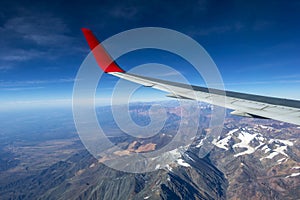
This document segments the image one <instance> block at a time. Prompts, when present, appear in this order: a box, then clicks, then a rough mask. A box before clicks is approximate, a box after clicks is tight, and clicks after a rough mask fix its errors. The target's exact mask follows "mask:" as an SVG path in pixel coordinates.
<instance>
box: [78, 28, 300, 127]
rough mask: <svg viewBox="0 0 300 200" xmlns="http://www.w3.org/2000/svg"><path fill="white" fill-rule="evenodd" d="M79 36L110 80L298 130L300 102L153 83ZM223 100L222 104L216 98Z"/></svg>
mask: <svg viewBox="0 0 300 200" xmlns="http://www.w3.org/2000/svg"><path fill="white" fill-rule="evenodd" d="M82 32H83V34H84V36H85V38H86V40H87V42H88V45H89V47H90V49H91V51H92V53H93V55H94V57H95V59H96V61H97V63H98V65H99V67H100V68H101V69H102V70H103V71H104V72H105V73H109V74H111V75H113V76H116V77H119V78H122V79H125V80H128V81H131V82H134V83H137V84H140V85H143V86H145V87H152V88H154V89H158V90H161V91H165V92H168V93H169V94H167V96H169V97H172V98H181V99H194V100H197V101H203V102H206V103H210V104H213V105H217V106H223V107H226V108H229V109H232V110H234V111H233V112H232V114H233V115H238V116H243V117H253V118H262V119H275V120H278V121H282V122H287V123H291V124H296V125H299V126H300V101H298V100H292V99H283V98H274V97H267V96H260V95H253V94H246V93H238V92H232V91H220V90H217V89H212V88H205V87H200V86H193V85H187V84H183V83H176V82H171V81H166V80H161V79H155V78H150V77H145V76H140V75H135V74H130V73H126V72H125V71H124V70H123V69H122V68H121V67H120V66H119V65H118V64H117V63H116V62H115V61H114V60H113V59H112V58H111V56H110V55H109V54H108V52H107V51H106V50H105V48H104V47H103V46H102V45H101V44H100V43H99V41H98V40H97V38H96V37H95V36H94V34H93V33H92V31H91V30H89V29H86V28H82ZM220 97H221V98H224V97H225V104H224V102H221V101H220V102H219V101H218V100H217V101H216V100H213V99H218V98H220Z"/></svg>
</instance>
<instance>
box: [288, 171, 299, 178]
mask: <svg viewBox="0 0 300 200" xmlns="http://www.w3.org/2000/svg"><path fill="white" fill-rule="evenodd" d="M295 176H300V172H299V173H292V174H291V175H289V176H286V177H285V178H290V177H295Z"/></svg>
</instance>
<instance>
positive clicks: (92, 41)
mask: <svg viewBox="0 0 300 200" xmlns="http://www.w3.org/2000/svg"><path fill="white" fill-rule="evenodd" d="M81 31H82V32H83V35H84V37H85V39H86V41H87V43H88V45H89V47H90V49H91V51H92V52H93V55H94V57H95V59H96V61H97V63H98V65H99V67H100V68H101V69H102V70H103V71H104V72H106V73H108V72H125V71H124V70H123V69H121V68H120V67H119V66H118V64H117V63H116V62H115V61H114V60H113V59H112V58H111V57H110V55H109V54H108V53H107V51H106V50H105V49H104V47H103V46H102V45H101V44H100V42H99V41H98V40H97V38H96V37H95V35H94V34H93V33H92V31H91V30H89V29H87V28H81ZM96 47H97V48H96Z"/></svg>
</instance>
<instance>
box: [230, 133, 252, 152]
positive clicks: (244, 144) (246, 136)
mask: <svg viewBox="0 0 300 200" xmlns="http://www.w3.org/2000/svg"><path fill="white" fill-rule="evenodd" d="M256 136H257V133H255V134H253V135H252V134H250V133H248V132H245V131H242V132H241V133H240V134H239V136H238V138H239V139H240V140H241V142H240V143H237V144H234V145H233V146H232V147H233V148H246V149H247V150H246V151H243V152H241V153H238V154H235V155H234V157H238V156H241V155H245V154H251V153H253V152H254V151H255V148H253V147H251V146H250V145H249V143H250V142H251V141H252V140H253V139H254V138H255V137H256Z"/></svg>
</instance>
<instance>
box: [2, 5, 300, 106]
mask: <svg viewBox="0 0 300 200" xmlns="http://www.w3.org/2000/svg"><path fill="white" fill-rule="evenodd" d="M0 8H1V9H0V34H1V38H0V74H1V75H0V103H1V106H2V107H1V108H3V107H5V108H8V107H9V106H13V107H18V105H25V106H31V105H34V104H36V105H38V104H41V102H43V103H44V105H47V104H49V103H53V102H55V104H59V103H70V99H71V97H72V87H73V80H74V78H75V76H76V73H77V70H78V69H79V67H80V65H81V63H82V61H83V59H84V58H85V57H86V56H87V54H88V53H89V49H88V46H87V44H86V43H85V40H84V37H83V36H82V33H81V31H80V28H81V27H87V28H90V29H92V30H93V31H94V33H95V34H96V35H97V36H98V38H99V39H100V40H104V39H106V38H108V37H110V36H112V35H114V34H117V33H119V32H122V31H125V30H128V29H132V28H138V27H147V26H154V27H164V28H170V29H174V30H176V31H180V32H182V33H184V34H187V35H188V36H190V37H192V38H193V39H195V40H196V41H198V42H199V43H200V44H201V45H202V46H203V47H204V48H205V49H206V50H207V51H208V53H209V54H210V55H211V57H212V58H213V60H214V61H215V63H216V64H217V66H218V68H219V70H220V72H221V75H222V77H223V80H224V84H225V87H226V89H229V90H234V91H241V92H250V93H256V94H263V95H272V96H278V97H286V98H297V99H300V93H299V89H300V37H299V36H300V2H299V1H247V2H246V1H206V0H199V1H187V2H185V1H142V0H137V1H95V2H93V1H55V2H53V1H49V2H48V3H47V2H42V1H40V2H35V1H32V2H30V1H26V2H25V1H24V2H22V1H5V0H4V1H1V2H0ZM166 57H168V56H166ZM129 58H132V59H137V60H139V59H141V60H143V62H147V59H146V60H145V56H143V55H139V54H136V57H134V56H129V57H128V58H127V59H124V60H125V61H124V62H123V63H124V68H125V69H126V70H129V69H130V59H129ZM156 58H157V57H156ZM149 59H150V60H149V61H153V60H151V56H149ZM156 61H157V60H156ZM126 62H127V63H126ZM121 63H122V62H121ZM165 63H166V61H165ZM174 68H176V66H174ZM179 70H181V69H179ZM182 73H184V71H182ZM184 75H186V76H189V74H186V73H185V74H184ZM191 76H192V75H191ZM110 80H112V79H110V78H108V79H107V81H106V82H107V83H110ZM113 81H114V80H113ZM108 85H109V84H108ZM103 95H104V96H105V94H103ZM100 96H101V94H100ZM41 105H42V104H41Z"/></svg>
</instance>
